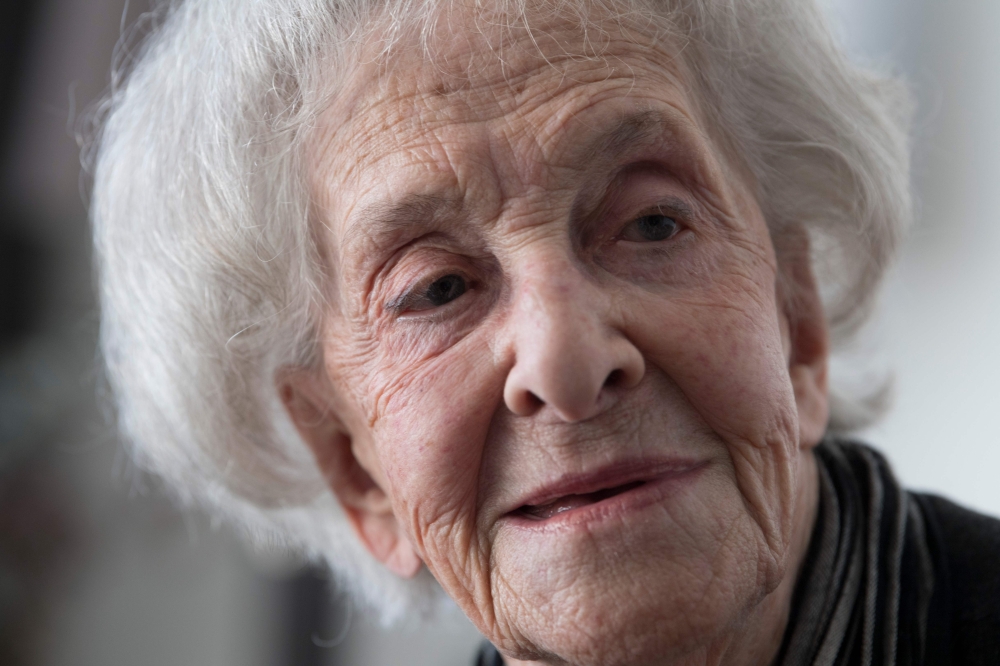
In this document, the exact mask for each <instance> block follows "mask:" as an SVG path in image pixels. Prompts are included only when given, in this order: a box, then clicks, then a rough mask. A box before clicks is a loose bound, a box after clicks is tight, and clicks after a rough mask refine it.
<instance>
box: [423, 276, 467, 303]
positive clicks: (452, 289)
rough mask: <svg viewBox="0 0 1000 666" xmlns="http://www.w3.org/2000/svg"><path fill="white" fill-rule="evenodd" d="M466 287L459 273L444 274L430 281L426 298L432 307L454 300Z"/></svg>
mask: <svg viewBox="0 0 1000 666" xmlns="http://www.w3.org/2000/svg"><path fill="white" fill-rule="evenodd" d="M467 289H468V285H466V283H465V278H463V277H462V276H461V275H445V276H444V277H443V278H439V279H437V280H435V281H434V282H433V283H431V286H429V287H428V288H427V293H426V298H427V300H428V301H429V302H430V303H431V304H432V305H433V306H434V307H439V306H442V305H444V304H446V303H450V302H451V301H453V300H455V299H456V298H458V297H459V296H461V295H462V294H464V293H465V292H466V290H467Z"/></svg>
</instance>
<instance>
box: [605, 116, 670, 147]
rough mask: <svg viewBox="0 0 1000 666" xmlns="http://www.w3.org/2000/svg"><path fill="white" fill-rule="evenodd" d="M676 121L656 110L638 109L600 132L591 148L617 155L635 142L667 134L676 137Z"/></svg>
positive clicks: (647, 141)
mask: <svg viewBox="0 0 1000 666" xmlns="http://www.w3.org/2000/svg"><path fill="white" fill-rule="evenodd" d="M677 125H678V123H677V122H676V121H675V120H673V119H671V118H670V117H668V116H666V115H665V114H663V113H660V112H658V111H639V112H634V113H630V114H628V115H626V116H624V117H623V118H622V119H621V120H620V121H619V122H618V124H617V125H616V126H615V127H614V128H612V129H610V130H608V131H606V132H603V133H602V134H600V135H599V136H598V137H597V140H596V141H595V142H593V143H592V144H591V145H592V149H593V151H594V152H596V153H602V154H605V155H619V154H621V153H623V152H626V151H627V150H628V149H629V148H631V147H633V146H635V144H637V143H650V142H652V141H653V140H654V139H656V138H659V137H662V136H663V135H664V134H669V135H670V136H671V137H677V135H678V131H677Z"/></svg>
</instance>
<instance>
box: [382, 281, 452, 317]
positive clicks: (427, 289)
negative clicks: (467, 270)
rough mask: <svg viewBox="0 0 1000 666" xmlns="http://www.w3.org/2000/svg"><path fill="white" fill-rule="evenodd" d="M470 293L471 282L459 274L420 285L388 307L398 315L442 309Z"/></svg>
mask: <svg viewBox="0 0 1000 666" xmlns="http://www.w3.org/2000/svg"><path fill="white" fill-rule="evenodd" d="M467 291H469V281H468V280H467V279H466V278H464V277H463V276H461V275H458V274H457V273H449V274H448V275H444V276H441V277H439V278H437V279H435V280H434V281H433V282H431V283H429V284H428V283H426V282H424V283H423V284H418V285H416V286H415V287H413V288H412V289H410V290H409V291H407V292H406V293H405V294H403V295H402V296H399V297H398V298H396V299H394V300H393V301H392V302H390V303H389V304H388V305H387V306H386V307H387V308H388V309H390V310H393V311H395V312H396V314H398V315H405V314H406V313H408V312H425V311H427V310H433V309H435V308H440V307H443V306H445V305H447V304H448V303H451V302H452V301H454V300H455V299H457V298H460V297H461V296H462V295H463V294H464V293H465V292H467Z"/></svg>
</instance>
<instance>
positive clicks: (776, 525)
mask: <svg viewBox="0 0 1000 666" xmlns="http://www.w3.org/2000/svg"><path fill="white" fill-rule="evenodd" d="M735 285H736V286H735V287H729V286H728V285H727V284H726V283H724V282H717V283H715V284H713V285H712V287H711V288H710V289H707V290H705V291H703V292H701V293H699V294H697V295H695V296H693V297H689V298H685V299H669V300H662V299H656V298H654V297H650V298H644V299H642V300H643V301H644V303H643V304H642V309H641V310H639V312H642V313H643V315H642V317H641V318H637V321H639V322H641V324H638V325H636V326H635V327H634V330H633V332H632V333H631V335H632V338H633V340H634V341H635V342H636V344H637V345H641V347H640V348H641V349H642V351H643V352H644V354H646V357H647V359H648V360H649V362H650V363H651V364H655V365H656V366H658V367H659V368H660V369H661V370H663V372H664V373H665V374H667V375H668V376H670V377H671V379H673V381H675V382H676V383H677V385H678V387H679V388H680V390H681V391H682V392H683V393H684V395H685V397H686V398H687V400H688V401H689V402H690V403H691V405H692V406H693V408H694V409H695V410H696V411H697V412H698V413H699V415H700V416H701V418H702V419H704V421H705V422H706V423H707V424H708V426H709V427H710V428H711V429H712V430H713V431H714V432H715V433H716V434H717V435H718V436H719V437H720V438H721V439H722V441H723V442H725V444H726V447H727V449H728V452H729V456H730V458H731V459H732V464H733V468H734V471H735V476H736V483H737V486H738V489H739V491H740V494H741V495H742V497H743V499H744V501H745V503H746V504H747V505H748V506H749V507H750V508H751V513H752V517H753V519H754V520H755V521H756V522H757V523H758V525H759V527H760V530H761V533H762V536H763V538H764V539H765V540H766V542H767V544H768V547H769V549H770V550H771V552H772V553H773V554H774V556H775V557H776V558H777V559H780V557H781V554H782V552H783V551H784V549H785V548H786V547H787V544H788V541H789V539H790V533H791V516H792V509H793V507H794V497H795V485H796V475H795V464H796V463H795V461H796V460H797V458H796V456H795V453H796V451H797V449H798V417H797V411H796V407H795V399H794V393H793V390H792V385H791V382H790V380H789V377H788V369H787V363H786V361H785V356H784V353H783V349H782V337H781V329H780V321H779V318H778V317H777V314H776V313H777V308H776V305H775V303H774V300H773V296H772V295H770V294H769V293H768V292H767V291H766V288H755V287H754V286H753V285H752V284H748V283H747V282H745V281H738V282H736V283H735Z"/></svg>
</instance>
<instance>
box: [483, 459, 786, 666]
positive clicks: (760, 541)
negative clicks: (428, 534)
mask: <svg viewBox="0 0 1000 666" xmlns="http://www.w3.org/2000/svg"><path fill="white" fill-rule="evenodd" d="M626 488H627V489H626V490H625V491H623V492H619V493H615V494H613V495H611V496H609V497H600V498H599V499H598V501H595V502H592V503H585V504H581V505H579V506H575V507H574V508H572V509H569V510H565V511H562V512H560V513H558V514H555V515H553V516H550V517H547V518H545V519H543V520H529V519H525V518H523V517H521V516H513V517H505V519H503V520H501V523H500V526H499V529H498V531H497V538H496V540H495V547H494V551H493V552H494V555H493V559H494V576H493V577H494V580H493V585H492V587H493V594H494V603H495V606H496V611H497V618H498V620H501V622H498V625H499V626H505V625H507V626H510V627H511V628H512V631H510V632H509V633H510V635H511V636H517V637H518V638H517V639H512V638H510V637H507V636H491V637H490V638H491V640H493V641H494V642H495V643H496V644H497V645H498V647H500V648H501V649H502V650H504V651H505V652H507V653H509V654H510V655H511V656H514V657H515V658H518V659H526V660H539V659H544V660H547V661H551V662H553V663H564V662H565V663H571V664H574V665H577V666H587V665H590V664H593V665H594V666H598V665H600V666H610V665H613V664H622V665H623V666H624V665H629V666H637V665H640V664H662V663H681V662H683V661H684V660H685V658H686V657H690V656H694V655H697V654H698V653H699V652H703V651H706V650H709V649H710V646H711V645H712V643H713V641H714V639H716V638H717V637H718V636H720V635H722V634H725V633H727V632H729V631H731V630H732V629H733V627H734V626H736V625H738V624H739V623H740V622H741V621H742V620H743V619H744V618H745V617H746V616H747V614H748V613H749V612H750V611H751V610H752V609H753V607H754V606H756V605H757V604H758V603H760V601H761V600H762V599H763V598H764V597H765V596H766V595H767V594H768V593H769V592H770V591H771V590H772V589H773V587H774V586H775V585H774V583H773V581H774V580H775V579H776V578H780V576H775V575H774V574H775V573H776V572H775V571H774V570H773V569H774V562H775V557H774V553H772V552H771V551H770V550H769V548H768V545H767V543H766V540H765V539H764V538H763V536H762V533H761V530H760V529H759V527H758V526H757V525H756V523H755V522H754V521H753V520H752V518H751V516H750V515H749V513H748V512H747V510H746V507H745V504H744V502H743V500H742V498H741V496H740V493H739V490H738V488H737V487H736V483H735V480H734V477H733V475H732V470H731V468H730V469H727V468H726V466H725V465H722V464H718V463H712V462H701V463H697V464H694V465H692V466H691V467H690V468H688V469H685V470H684V471H682V472H681V473H678V474H676V475H670V474H668V475H666V477H665V478H660V479H655V480H654V481H651V482H648V483H644V484H641V485H638V486H634V487H628V486H626ZM508 572H513V573H512V574H509V573H508ZM505 633H508V632H505Z"/></svg>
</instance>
